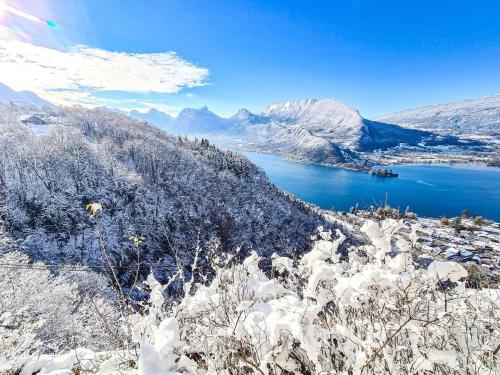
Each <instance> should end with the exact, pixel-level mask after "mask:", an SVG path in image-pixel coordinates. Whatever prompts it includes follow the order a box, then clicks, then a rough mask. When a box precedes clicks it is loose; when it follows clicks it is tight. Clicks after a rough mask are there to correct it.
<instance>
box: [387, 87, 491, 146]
mask: <svg viewBox="0 0 500 375" xmlns="http://www.w3.org/2000/svg"><path fill="white" fill-rule="evenodd" d="M377 120H379V121H385V122H390V123H393V124H398V125H401V126H405V127H411V128H415V129H421V130H429V131H433V132H437V133H441V134H452V135H485V136H494V137H497V138H498V137H500V94H497V95H492V96H487V97H483V98H476V99H468V100H462V101H458V102H453V103H447V104H434V105H430V106H425V107H420V108H415V109H408V110H405V111H400V112H394V113H389V114H386V115H382V116H379V117H377Z"/></svg>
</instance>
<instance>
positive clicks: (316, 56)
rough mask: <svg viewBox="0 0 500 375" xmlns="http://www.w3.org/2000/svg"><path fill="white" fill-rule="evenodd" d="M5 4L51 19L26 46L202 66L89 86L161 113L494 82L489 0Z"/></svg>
mask: <svg viewBox="0 0 500 375" xmlns="http://www.w3.org/2000/svg"><path fill="white" fill-rule="evenodd" d="M0 1H1V0H0ZM6 1H7V2H9V0H6ZM12 3H15V4H16V6H19V7H21V8H22V9H24V10H32V11H35V12H38V13H39V14H40V16H44V17H46V18H47V17H50V19H53V20H54V21H55V22H57V23H58V25H59V26H60V27H59V28H58V29H56V30H49V31H47V30H45V31H44V33H43V36H42V37H40V35H41V34H39V33H36V32H34V33H33V35H32V36H31V40H30V42H31V43H33V44H35V45H44V46H45V47H48V48H55V49H59V50H64V49H69V48H71V47H72V46H75V45H86V46H88V47H92V48H96V49H100V50H104V51H109V52H127V53H131V54H152V53H159V52H165V51H173V52H175V53H177V55H178V57H179V59H182V61H181V62H182V63H185V64H193V65H194V66H196V67H199V68H200V69H201V68H204V69H206V70H207V71H206V74H202V73H203V72H201V71H195V72H194V73H193V74H195V75H196V74H197V75H196V76H195V77H194V78H193V79H192V80H191V81H190V82H191V86H194V87H189V85H190V84H185V83H184V81H182V82H178V85H177V86H176V88H175V89H170V90H169V89H167V90H163V92H152V93H138V92H137V91H135V87H136V85H130V87H129V86H127V87H125V89H123V87H118V86H116V87H118V89H114V87H115V86H112V85H111V86H109V87H110V88H111V89H109V87H108V85H102V86H92V87H98V89H96V90H94V89H92V98H95V97H97V98H102V99H103V103H105V104H108V105H116V106H121V107H127V106H132V107H133V106H137V103H138V102H143V103H146V104H147V106H160V107H161V108H163V109H166V110H168V111H170V112H172V113H173V112H176V111H177V110H178V109H180V108H182V107H187V106H189V107H200V106H203V105H208V107H209V108H210V109H212V110H213V111H214V112H216V113H218V114H221V115H231V114H232V113H234V112H236V111H237V109H238V108H241V107H246V108H248V109H249V110H251V111H260V110H261V109H263V107H264V106H265V105H267V104H270V103H273V102H277V101H283V100H291V99H299V98H306V97H315V98H326V97H331V98H335V99H338V100H340V101H343V102H345V103H347V104H349V105H351V106H353V107H355V108H358V109H359V110H360V112H361V113H362V114H363V115H365V116H366V117H370V116H374V115H377V114H381V113H385V112H390V111H395V110H401V109H406V108H411V107H416V106H420V105H426V104H432V103H438V102H447V101H453V100H458V99H465V98H470V97H478V96H486V95H490V94H493V93H498V92H500V21H499V19H500V2H499V1H475V2H473V1H448V0H443V1H436V0H434V1H428V0H420V1H401V0H398V1H383V0H380V1H375V0H373V1H369V0H352V1H347V0H345V1H293V0H288V1H274V0H267V1H250V0H248V1H240V0H232V1H227V0H226V1H215V0H214V1H211V0H163V1H160V0H149V1H133V0H120V1H118V0H105V1H103V0H81V1H76V0H50V1H49V0H45V1H42V3H44V4H43V5H44V6H43V7H42V6H39V7H38V8H37V9H35V10H33V9H30V8H33V7H32V5H30V2H29V1H21V0H19V1H12ZM44 12H45V14H44ZM23 22H24V21H23ZM48 33H56V34H57V35H49V36H47V34H48ZM78 53H81V51H78ZM182 69H184V68H182ZM183 71H184V70H183ZM124 74H126V73H124ZM184 78H185V79H188V78H187V77H184ZM0 79H1V76H0ZM146 86H147V85H146ZM35 91H36V90H35ZM157 104H158V105H157Z"/></svg>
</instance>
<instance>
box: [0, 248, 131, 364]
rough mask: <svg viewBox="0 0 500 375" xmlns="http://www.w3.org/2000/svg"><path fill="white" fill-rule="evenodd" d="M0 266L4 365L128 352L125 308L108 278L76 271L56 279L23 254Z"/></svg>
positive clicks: (2, 260) (0, 351)
mask: <svg viewBox="0 0 500 375" xmlns="http://www.w3.org/2000/svg"><path fill="white" fill-rule="evenodd" d="M0 264H1V267H0V359H3V360H7V361H15V362H18V363H19V362H20V363H23V361H28V360H29V358H30V357H31V356H35V357H38V355H40V354H41V353H58V352H60V351H63V350H64V351H65V350H68V349H73V348H77V347H81V346H84V347H86V348H88V349H89V350H90V349H92V350H110V349H114V348H117V347H121V346H123V344H124V342H125V333H124V332H123V330H122V328H121V326H122V324H121V322H120V316H121V315H120V312H119V306H118V305H117V304H116V303H115V302H114V297H113V295H114V294H113V292H112V291H111V290H110V289H109V287H108V286H107V282H106V280H105V278H104V277H102V276H99V275H97V274H95V273H93V272H88V270H86V269H85V268H75V267H70V268H69V269H67V270H65V269H64V268H61V269H60V272H59V275H57V276H56V275H54V274H53V273H52V272H51V270H50V268H47V267H46V266H45V265H44V264H43V263H34V264H30V262H29V258H28V257H27V256H26V255H25V254H22V253H18V252H12V253H8V254H4V255H2V256H0ZM0 373H1V370H0Z"/></svg>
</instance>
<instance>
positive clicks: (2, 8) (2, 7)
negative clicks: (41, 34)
mask: <svg viewBox="0 0 500 375" xmlns="http://www.w3.org/2000/svg"><path fill="white" fill-rule="evenodd" d="M4 12H7V13H10V14H13V15H15V16H18V17H21V18H24V19H26V20H29V21H33V22H36V23H39V24H44V25H47V26H49V27H51V28H53V29H55V28H56V27H57V25H56V24H55V23H54V22H52V21H46V20H43V19H41V18H39V17H36V16H34V15H32V14H29V13H26V12H23V11H22V10H19V9H16V8H14V7H11V6H10V5H8V4H6V3H5V2H4V1H2V0H0V14H1V13H4Z"/></svg>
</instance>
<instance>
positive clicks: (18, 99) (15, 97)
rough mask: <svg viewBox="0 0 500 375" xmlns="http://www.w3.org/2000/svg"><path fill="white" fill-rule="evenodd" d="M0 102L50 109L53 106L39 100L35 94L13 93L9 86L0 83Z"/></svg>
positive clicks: (27, 92) (29, 92)
mask: <svg viewBox="0 0 500 375" xmlns="http://www.w3.org/2000/svg"><path fill="white" fill-rule="evenodd" d="M0 101H3V102H14V103H29V104H34V105H37V106H41V107H44V106H46V107H52V106H53V104H52V103H50V102H49V101H47V100H45V99H42V98H40V97H39V96H38V95H37V94H35V93H34V92H31V91H15V90H13V89H11V88H10V87H9V86H7V85H4V84H3V83H0Z"/></svg>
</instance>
